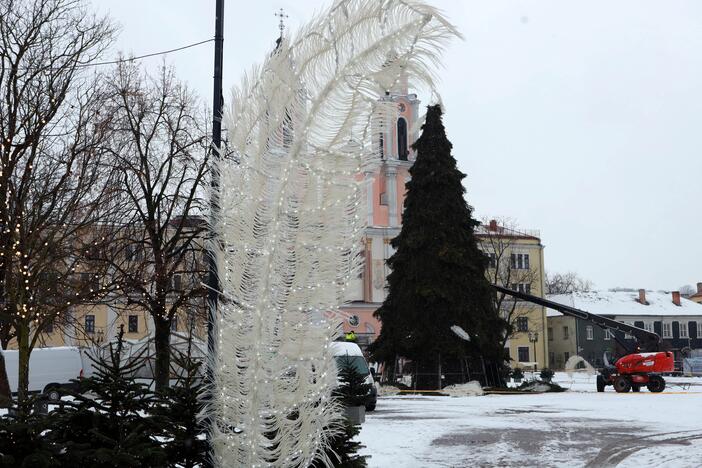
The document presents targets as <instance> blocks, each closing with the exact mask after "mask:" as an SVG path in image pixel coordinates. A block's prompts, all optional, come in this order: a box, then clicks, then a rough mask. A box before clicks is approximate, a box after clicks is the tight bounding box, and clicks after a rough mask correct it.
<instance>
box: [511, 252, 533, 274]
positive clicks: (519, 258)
mask: <svg viewBox="0 0 702 468" xmlns="http://www.w3.org/2000/svg"><path fill="white" fill-rule="evenodd" d="M510 265H511V266H512V268H514V269H515V270H528V269H529V254H512V255H510Z"/></svg>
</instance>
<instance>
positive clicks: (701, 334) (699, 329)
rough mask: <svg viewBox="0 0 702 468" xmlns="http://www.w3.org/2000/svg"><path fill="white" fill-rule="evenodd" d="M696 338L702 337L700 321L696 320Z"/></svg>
mask: <svg viewBox="0 0 702 468" xmlns="http://www.w3.org/2000/svg"><path fill="white" fill-rule="evenodd" d="M697 339H698V340H699V339H702V321H699V322H697Z"/></svg>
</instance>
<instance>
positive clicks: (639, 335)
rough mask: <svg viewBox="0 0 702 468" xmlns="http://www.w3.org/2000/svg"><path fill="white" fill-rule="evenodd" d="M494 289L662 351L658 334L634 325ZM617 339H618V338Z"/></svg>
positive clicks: (648, 349) (504, 289)
mask: <svg viewBox="0 0 702 468" xmlns="http://www.w3.org/2000/svg"><path fill="white" fill-rule="evenodd" d="M492 287H493V288H495V289H496V290H497V291H498V292H501V293H503V294H507V295H509V296H512V297H515V298H517V299H521V300H523V301H527V302H531V303H533V304H537V305H540V306H543V307H546V308H548V309H553V310H556V311H558V312H560V313H562V314H563V315H568V316H570V317H575V318H579V319H582V320H586V321H588V322H591V323H594V324H595V325H598V326H600V327H602V328H608V329H610V330H615V331H620V332H622V333H626V334H629V335H631V336H633V337H634V338H636V341H638V343H639V346H640V347H641V350H643V351H658V350H659V349H660V343H661V337H660V336H658V334H657V333H654V332H650V331H648V330H644V329H643V328H639V327H635V326H633V325H628V324H626V323H622V322H618V321H616V320H612V319H610V318H607V317H602V316H601V315H597V314H593V313H592V312H587V311H584V310H581V309H576V308H575V307H570V306H567V305H564V304H560V303H558V302H554V301H549V300H548V299H544V298H542V297H538V296H532V295H531V294H526V293H523V292H519V291H514V290H512V289H507V288H505V287H503V286H498V285H495V284H493V285H492ZM615 339H617V338H616V336H615ZM625 347H626V346H625Z"/></svg>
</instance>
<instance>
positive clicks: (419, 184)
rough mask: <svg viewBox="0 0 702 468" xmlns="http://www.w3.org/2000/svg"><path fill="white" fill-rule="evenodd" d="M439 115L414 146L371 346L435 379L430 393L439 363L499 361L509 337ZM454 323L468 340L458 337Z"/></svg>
mask: <svg viewBox="0 0 702 468" xmlns="http://www.w3.org/2000/svg"><path fill="white" fill-rule="evenodd" d="M441 115H442V112H441V108H440V106H438V105H437V106H430V107H429V108H428V111H427V116H426V122H425V124H424V125H423V127H422V135H421V137H420V138H419V139H418V140H417V141H416V142H415V143H414V145H413V146H412V147H413V149H415V150H416V152H417V157H416V161H415V163H414V165H413V166H412V168H411V169H410V174H411V176H412V180H411V181H409V182H408V183H407V197H406V199H405V205H404V206H405V210H404V213H403V218H402V230H401V232H400V234H399V235H398V236H397V237H396V238H395V239H393V240H392V246H393V247H394V248H395V253H394V255H393V256H392V257H391V258H390V259H389V260H388V265H389V266H390V268H391V270H392V272H391V273H390V275H389V276H388V295H387V298H386V299H385V302H384V303H383V305H382V306H381V307H380V308H379V309H378V310H377V311H376V313H375V316H376V317H377V318H378V319H379V320H380V321H381V322H382V330H381V333H380V336H379V338H378V340H377V341H375V342H374V343H373V344H372V345H371V352H372V354H373V357H374V359H375V360H376V361H380V362H387V363H394V359H395V356H403V357H406V358H409V359H412V360H413V361H414V363H415V365H416V366H418V367H417V371H418V373H420V374H422V373H425V374H427V373H433V377H431V379H432V380H431V383H427V382H424V384H423V386H431V387H433V388H436V387H437V386H440V378H441V377H440V374H441V369H442V367H441V366H442V365H443V368H444V372H445V371H446V367H447V366H448V365H451V363H452V362H453V363H456V362H460V361H461V360H462V359H465V358H467V357H468V358H470V357H474V358H479V357H481V356H482V357H483V358H485V359H486V360H490V361H492V362H501V361H502V360H503V351H502V350H501V349H500V347H499V339H498V338H499V337H500V336H501V334H502V333H503V331H504V321H502V320H501V319H500V318H499V316H498V315H497V313H496V311H495V310H494V307H493V302H492V300H491V297H492V294H493V292H492V288H491V286H490V284H489V283H488V281H487V280H486V278H485V268H486V267H487V257H486V256H485V254H483V252H481V251H480V249H479V248H478V243H477V240H476V237H475V235H474V230H475V228H476V226H478V224H479V223H478V222H477V221H476V220H474V219H473V217H472V208H471V207H470V206H469V205H468V204H467V203H466V201H465V199H464V195H465V188H464V187H463V184H462V182H461V181H462V180H463V178H464V177H465V174H463V173H461V172H460V171H459V170H458V169H457V167H456V160H455V159H454V158H453V156H452V155H451V148H452V145H451V142H450V141H449V140H448V139H447V137H446V132H445V129H444V126H443V123H442V120H441ZM454 325H457V326H460V327H461V328H462V329H463V330H465V331H466V332H467V334H468V335H469V336H468V337H469V340H466V339H463V338H460V337H459V336H457V335H456V334H455V333H454V332H453V331H452V330H451V327H452V326H454ZM388 367H392V365H391V366H388ZM430 370H431V372H429V371H430ZM419 386H422V384H420V385H419Z"/></svg>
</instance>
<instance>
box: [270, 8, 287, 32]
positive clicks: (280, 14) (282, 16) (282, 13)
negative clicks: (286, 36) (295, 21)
mask: <svg viewBox="0 0 702 468" xmlns="http://www.w3.org/2000/svg"><path fill="white" fill-rule="evenodd" d="M273 15H274V16H277V17H278V18H280V22H279V23H278V29H280V37H281V38H282V37H283V31H285V18H289V16H288V15H286V14H285V10H283V9H282V8H281V9H280V11H279V12H278V13H273Z"/></svg>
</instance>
